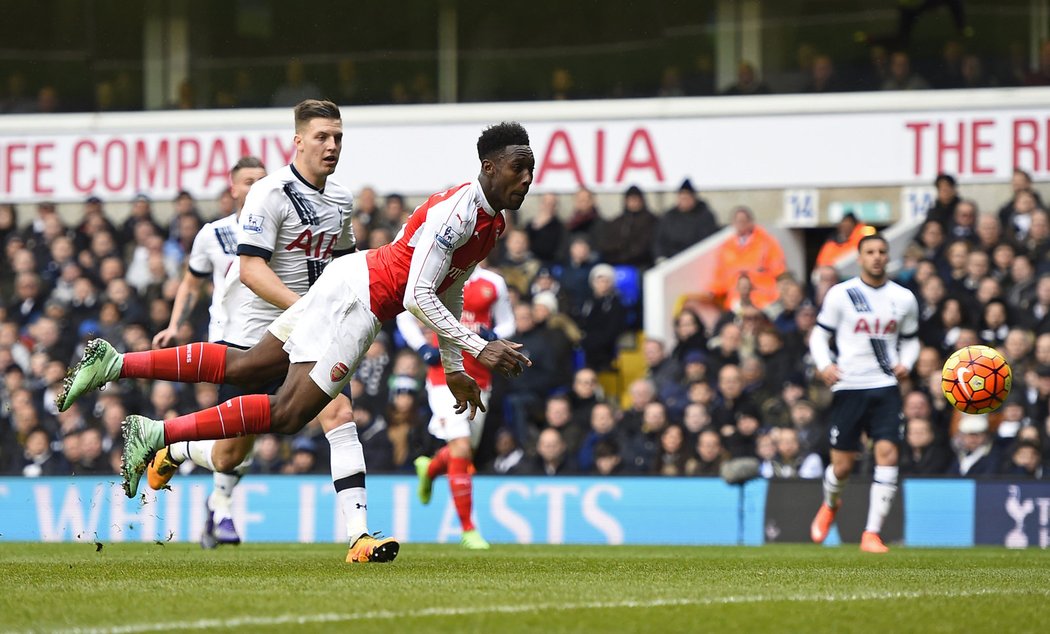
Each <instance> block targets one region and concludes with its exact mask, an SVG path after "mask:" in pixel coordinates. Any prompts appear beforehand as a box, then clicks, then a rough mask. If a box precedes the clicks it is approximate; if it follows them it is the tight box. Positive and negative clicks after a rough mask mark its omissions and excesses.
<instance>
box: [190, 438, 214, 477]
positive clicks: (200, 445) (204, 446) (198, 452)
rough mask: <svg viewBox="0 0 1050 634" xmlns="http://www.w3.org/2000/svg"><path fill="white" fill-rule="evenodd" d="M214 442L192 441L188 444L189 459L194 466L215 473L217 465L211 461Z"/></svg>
mask: <svg viewBox="0 0 1050 634" xmlns="http://www.w3.org/2000/svg"><path fill="white" fill-rule="evenodd" d="M215 442H216V441H214V440H191V441H190V442H188V443H186V445H187V447H188V449H187V453H188V454H189V459H190V460H192V461H193V464H195V465H199V466H201V467H204V468H205V469H207V470H208V471H215V463H214V462H212V461H211V452H212V449H214V448H215Z"/></svg>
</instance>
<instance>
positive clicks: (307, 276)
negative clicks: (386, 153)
mask: <svg viewBox="0 0 1050 634" xmlns="http://www.w3.org/2000/svg"><path fill="white" fill-rule="evenodd" d="M295 124H296V136H295V140H296V147H297V152H296V158H295V160H294V161H293V162H292V163H291V164H290V165H286V166H285V167H283V168H281V169H279V170H277V171H276V172H274V173H273V174H271V175H269V176H267V177H265V178H262V179H261V180H259V181H258V183H257V184H255V185H254V186H253V187H251V189H250V191H248V193H247V196H246V197H245V202H244V205H243V210H242V212H241V214H240V219H239V222H238V229H239V231H238V235H237V247H236V253H237V257H236V259H235V261H234V262H233V265H232V266H231V267H230V269H229V272H228V274H227V276H226V288H225V293H224V296H223V306H224V308H225V311H226V314H227V323H226V325H225V328H224V329H223V332H222V337H221V340H220V341H221V343H223V344H225V345H227V346H232V347H235V348H239V349H247V348H250V347H251V346H253V345H255V344H256V343H258V341H259V340H260V339H261V338H262V336H263V334H264V333H265V332H266V328H267V326H269V325H270V323H271V322H272V321H273V320H274V319H276V318H277V317H278V316H279V315H280V314H281V313H282V312H283V311H284V310H285V309H286V308H288V307H289V306H291V305H292V304H293V303H295V302H296V301H297V300H298V299H299V298H300V297H301V296H302V295H304V294H306V292H307V291H308V290H309V288H310V287H311V286H312V285H313V283H314V282H315V281H316V280H317V278H318V277H320V275H321V272H322V271H323V270H324V267H325V266H326V265H327V264H328V262H330V261H331V260H332V258H333V257H336V256H338V255H342V254H345V253H350V252H352V251H353V250H354V247H355V241H354V235H353V230H352V228H351V223H350V216H351V211H352V209H353V194H351V192H350V191H349V190H348V189H346V188H345V187H343V186H342V185H340V184H339V183H337V182H335V181H334V180H332V179H331V178H329V175H330V174H331V173H332V172H334V171H335V167H336V165H337V164H338V161H339V154H340V150H341V145H342V123H341V119H340V114H339V109H338V108H337V107H336V106H335V104H332V103H331V102H326V101H317V100H306V101H304V102H302V103H300V104H299V105H298V106H296V108H295ZM211 340H212V341H215V339H211ZM279 385H280V381H277V382H275V383H273V384H272V385H269V386H267V389H265V390H264V391H271V392H272V391H274V390H275V389H276V388H277V387H278V386H279ZM246 393H250V391H246V390H244V389H243V388H240V387H237V386H233V385H227V384H224V385H222V387H221V388H220V391H219V401H220V402H227V401H228V400H229V399H231V398H235V397H237V396H240V395H242V394H246ZM352 414H353V412H352V408H351V405H350V401H349V399H348V398H347V397H346V396H344V395H339V396H338V397H337V398H335V399H334V400H333V401H332V402H331V403H330V404H329V405H328V406H327V407H325V409H324V410H323V411H322V412H321V413H320V414H319V415H318V419H319V421H320V422H321V426H322V428H323V429H324V431H325V432H326V434H325V435H326V437H327V438H328V440H329V443H330V444H331V445H332V452H331V458H332V481H333V485H334V486H335V489H336V497H337V499H338V501H339V505H340V507H341V508H342V511H343V518H344V520H345V521H346V529H347V534H348V537H349V538H350V540H351V548H350V552H349V554H348V556H347V561H348V562H351V561H390V560H392V559H393V558H394V557H396V555H397V550H398V544H397V542H396V541H394V540H392V539H389V538H387V539H383V540H376V539H375V538H373V537H372V536H371V535H369V533H368V528H367V512H368V511H367V508H368V507H367V495H366V491H365V463H364V453H363V448H362V447H361V443H360V441H359V439H358V438H357V427H356V425H355V424H354V423H353V422H352V420H353V416H352ZM253 445H254V436H243V437H240V438H228V439H222V440H203V441H191V442H183V443H175V444H172V445H171V446H169V447H166V448H165V449H162V450H161V451H159V452H158V453H157V456H156V457H155V459H154V460H153V461H152V462H151V463H150V466H149V469H148V473H147V479H148V482H149V484H150V486H151V487H152V488H154V489H160V488H162V487H164V486H165V485H166V484H167V482H168V481H169V480H170V479H171V477H172V476H173V475H174V474H175V472H176V471H177V468H178V465H179V464H180V463H181V462H182V461H184V460H186V459H187V458H190V459H192V460H193V461H194V462H195V463H197V464H199V465H201V466H204V467H206V468H208V469H211V470H212V471H214V472H215V484H216V486H215V489H214V491H213V492H212V495H211V496H210V497H209V498H208V509H209V511H210V513H209V518H208V522H207V525H206V527H205V532H204V535H203V537H202V541H201V543H202V545H204V546H206V547H214V546H215V545H217V544H221V543H239V542H240V537H239V536H238V535H237V532H236V528H235V526H234V524H233V516H232V508H231V502H232V493H233V489H234V487H235V486H236V485H237V483H238V482H239V480H240V478H241V475H243V474H244V473H245V472H246V471H247V468H248V467H249V466H250V464H251V450H252V447H253Z"/></svg>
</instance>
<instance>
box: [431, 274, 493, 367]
mask: <svg viewBox="0 0 1050 634" xmlns="http://www.w3.org/2000/svg"><path fill="white" fill-rule="evenodd" d="M471 272H473V271H468V272H466V273H464V274H463V275H461V276H460V278H459V279H458V280H456V281H455V282H453V283H452V286H449V287H448V288H447V289H445V292H444V293H442V294H441V303H443V304H444V305H445V308H447V309H448V312H450V313H451V314H452V316H453V317H455V318H456V319H457V320H458V319H459V317H460V315H462V314H463V288H464V287H465V286H466V285H467V278H469V277H470V274H471ZM482 341H484V339H482ZM486 343H487V342H486ZM438 346H439V347H440V348H441V365H442V366H444V368H445V372H462V371H463V351H462V350H461V349H460V348H459V347H458V346H456V343H455V342H454V341H451V340H449V339H446V338H445V337H442V336H441V335H438ZM484 347H485V346H484V345H483V346H482V348H484ZM474 356H477V355H474Z"/></svg>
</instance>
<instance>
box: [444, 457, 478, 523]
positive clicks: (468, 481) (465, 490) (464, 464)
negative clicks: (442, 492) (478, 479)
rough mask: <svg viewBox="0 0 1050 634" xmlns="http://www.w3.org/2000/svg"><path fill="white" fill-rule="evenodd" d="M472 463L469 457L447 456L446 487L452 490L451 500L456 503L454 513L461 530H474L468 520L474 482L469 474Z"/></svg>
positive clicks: (472, 502) (472, 500)
mask: <svg viewBox="0 0 1050 634" xmlns="http://www.w3.org/2000/svg"><path fill="white" fill-rule="evenodd" d="M472 467H473V465H472V464H471V463H470V459H469V458H449V460H448V488H449V489H450V490H451V491H452V501H453V502H455V503H456V515H459V522H460V523H461V524H463V531H464V532H466V531H472V530H474V522H472V521H471V520H470V511H471V509H473V507H474V496H473V492H474V483H473V477H472V476H471V475H470V474H471V471H472Z"/></svg>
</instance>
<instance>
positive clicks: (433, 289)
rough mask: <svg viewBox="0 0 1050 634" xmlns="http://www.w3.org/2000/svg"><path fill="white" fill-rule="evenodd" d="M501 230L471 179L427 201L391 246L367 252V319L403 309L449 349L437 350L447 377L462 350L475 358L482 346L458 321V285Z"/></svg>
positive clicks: (497, 214)
mask: <svg viewBox="0 0 1050 634" xmlns="http://www.w3.org/2000/svg"><path fill="white" fill-rule="evenodd" d="M506 226H507V221H506V216H505V215H504V212H503V211H502V210H500V211H496V210H494V209H492V207H491V205H489V202H488V201H487V200H486V199H485V194H484V192H483V191H482V189H481V184H480V183H479V182H478V181H477V180H475V181H473V182H470V183H464V184H462V185H459V186H456V187H453V188H451V189H449V190H446V191H444V192H441V193H439V194H435V195H433V196H431V197H430V198H429V199H427V201H426V202H425V203H423V204H422V205H420V206H419V207H417V208H416V210H415V211H414V212H412V215H411V216H409V218H408V222H406V223H405V225H404V226H403V227H401V231H399V232H398V234H397V237H396V238H395V239H394V241H393V242H391V243H390V244H387V245H384V246H382V247H380V248H378V249H375V250H372V251H368V252H367V253H366V260H367V262H368V275H369V295H370V298H371V309H372V313H373V314H374V315H375V316H376V318H378V319H379V320H380V321H386V320H388V319H393V318H394V317H396V316H397V314H398V313H400V312H402V311H403V310H405V309H406V308H407V309H408V310H409V311H410V312H411V313H412V314H413V315H415V316H416V317H417V318H418V319H419V320H420V321H422V322H423V323H424V325H426V326H427V327H428V328H430V329H431V330H432V331H434V332H435V333H436V334H437V336H438V338H439V340H441V341H442V342H446V341H447V342H449V343H450V344H451V345H442V346H441V348H442V360H443V361H444V362H445V368H446V369H447V370H452V369H455V368H456V367H457V366H461V364H462V361H460V360H459V358H458V356H459V355H458V351H459V350H461V349H462V350H467V351H469V352H470V353H471V354H472V356H475V357H476V356H477V355H478V354H480V352H481V350H482V349H483V348H484V347H485V345H486V343H487V342H486V341H485V340H484V339H482V338H481V337H479V336H478V335H477V334H475V333H474V332H473V331H472V330H470V329H469V328H468V327H466V326H464V325H463V324H462V323H461V322H460V321H459V319H458V317H459V312H460V310H461V309H462V306H463V286H464V284H465V283H466V280H467V277H468V276H469V275H470V273H471V271H473V269H474V267H475V266H477V263H478V262H480V261H481V260H483V259H484V258H485V257H486V256H487V255H488V254H489V253H490V252H491V251H492V248H493V247H494V246H495V244H496V240H498V239H499V237H500V235H501V234H502V233H503V231H504V230H505V229H506ZM452 342H454V343H452ZM447 354H453V355H454V357H451V358H450V357H448V356H447Z"/></svg>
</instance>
